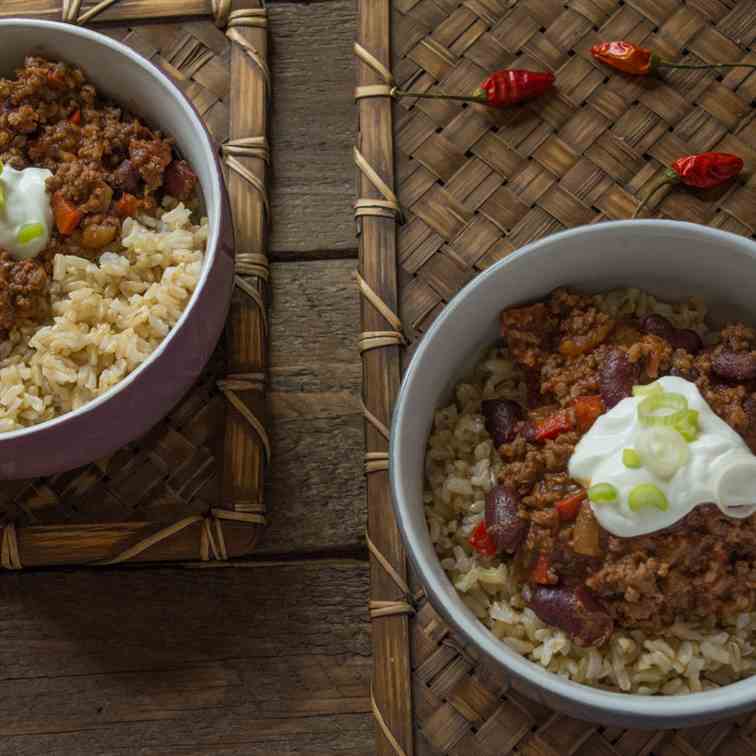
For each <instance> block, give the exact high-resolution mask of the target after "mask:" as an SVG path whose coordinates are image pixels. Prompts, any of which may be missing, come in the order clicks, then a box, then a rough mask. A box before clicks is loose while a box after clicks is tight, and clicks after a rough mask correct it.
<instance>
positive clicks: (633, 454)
mask: <svg viewBox="0 0 756 756" xmlns="http://www.w3.org/2000/svg"><path fill="white" fill-rule="evenodd" d="M622 464H623V465H624V466H625V467H630V468H632V469H633V470H635V469H637V468H639V467H640V466H641V464H642V463H641V458H640V454H638V452H637V451H635V449H623V450H622Z"/></svg>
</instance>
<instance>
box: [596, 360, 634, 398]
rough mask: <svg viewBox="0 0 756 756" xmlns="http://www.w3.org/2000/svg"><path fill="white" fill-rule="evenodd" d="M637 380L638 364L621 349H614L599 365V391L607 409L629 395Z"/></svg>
mask: <svg viewBox="0 0 756 756" xmlns="http://www.w3.org/2000/svg"><path fill="white" fill-rule="evenodd" d="M637 382H638V366H637V365H635V364H632V363H631V362H630V360H629V359H628V358H627V354H625V352H623V351H622V350H621V349H614V350H612V351H611V352H609V354H608V355H607V356H606V359H604V361H603V362H602V363H601V366H600V367H599V393H600V394H601V398H602V399H603V400H604V405H605V406H606V408H607V409H610V408H611V407H614V405H615V404H617V403H618V402H620V401H621V400H622V399H624V398H625V397H628V396H630V394H631V393H632V391H633V386H634V385H635V384H636V383H637Z"/></svg>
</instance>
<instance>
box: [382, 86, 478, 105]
mask: <svg viewBox="0 0 756 756" xmlns="http://www.w3.org/2000/svg"><path fill="white" fill-rule="evenodd" d="M391 96H392V97H395V98H399V97H418V98H420V99H425V100H461V101H462V102H477V103H478V104H479V105H488V104H489V103H488V102H487V101H486V98H485V96H483V97H475V96H474V95H450V94H443V93H441V92H439V93H434V92H410V91H408V90H406V89H397V88H396V87H394V88H393V89H392V90H391Z"/></svg>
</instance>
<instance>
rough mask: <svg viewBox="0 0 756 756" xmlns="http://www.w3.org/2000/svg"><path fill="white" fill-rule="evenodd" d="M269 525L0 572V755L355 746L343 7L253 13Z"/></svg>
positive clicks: (356, 483)
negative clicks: (170, 549)
mask: <svg viewBox="0 0 756 756" xmlns="http://www.w3.org/2000/svg"><path fill="white" fill-rule="evenodd" d="M269 18H270V26H271V44H272V61H273V71H274V79H275V82H274V92H275V98H274V105H273V119H272V128H271V141H272V145H273V167H274V183H273V193H272V201H273V223H274V225H273V232H272V249H271V253H272V256H273V259H274V261H275V262H274V264H273V306H272V313H271V315H272V338H271V341H272V348H271V365H272V368H271V383H272V391H271V393H270V409H271V414H272V417H273V420H272V441H273V450H274V461H273V465H272V471H271V474H270V485H269V490H268V491H267V496H268V501H269V503H270V507H271V511H272V516H271V518H270V519H271V524H270V527H269V530H268V532H267V534H266V537H265V540H264V542H263V544H262V547H261V550H260V556H259V557H258V558H257V559H255V560H250V561H247V562H244V563H237V564H235V565H234V566H231V567H224V568H202V567H196V568H193V569H185V568H183V569H182V568H167V567H163V568H153V567H147V568H123V569H112V570H86V569H71V570H59V569H58V570H48V571H39V572H24V573H22V574H11V573H6V574H4V575H2V577H1V578H0V607H1V609H0V689H1V690H2V693H0V698H1V700H2V705H0V754H14V756H15V755H19V756H26V755H29V754H45V756H47V755H48V754H56V755H57V754H114V753H119V754H150V756H152V755H153V754H183V755H186V754H210V753H212V754H264V755H265V756H279V755H280V754H308V755H315V754H324V755H325V754H342V753H343V754H350V756H361V755H362V754H369V753H373V751H374V747H373V723H372V720H371V716H370V714H369V698H368V680H369V672H370V667H371V660H370V637H369V626H368V622H367V610H366V604H367V591H368V569H367V562H366V552H365V549H364V547H363V540H362V532H363V528H364V521H365V516H366V510H365V489H364V482H363V478H362V466H361V458H362V451H363V438H362V422H361V417H360V414H359V404H358V401H359V399H358V397H359V387H360V376H361V369H360V362H359V358H358V355H357V350H356V336H357V328H358V322H359V311H358V300H357V295H356V293H355V288H354V285H353V282H352V279H351V276H352V272H353V271H354V270H355V268H356V257H357V250H356V243H355V239H354V227H353V223H352V216H351V207H350V205H351V200H352V196H353V176H354V174H353V168H352V164H351V146H352V144H353V139H354V124H355V117H354V110H353V103H352V98H351V93H352V88H353V85H354V76H353V69H352V55H351V46H352V41H353V39H354V33H355V24H356V8H355V3H354V2H353V0H326V1H324V2H319V3H312V4H309V3H305V2H301V3H297V2H294V3H289V2H272V3H270V5H269Z"/></svg>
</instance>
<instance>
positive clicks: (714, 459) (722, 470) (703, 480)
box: [569, 377, 756, 537]
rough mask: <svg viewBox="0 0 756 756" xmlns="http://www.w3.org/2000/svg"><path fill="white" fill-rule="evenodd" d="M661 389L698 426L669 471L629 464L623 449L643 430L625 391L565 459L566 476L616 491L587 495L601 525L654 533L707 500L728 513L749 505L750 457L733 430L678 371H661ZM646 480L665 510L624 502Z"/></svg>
mask: <svg viewBox="0 0 756 756" xmlns="http://www.w3.org/2000/svg"><path fill="white" fill-rule="evenodd" d="M657 383H659V384H660V385H661V387H662V389H663V390H664V391H665V392H670V393H675V394H682V395H683V396H684V397H685V398H686V399H687V402H688V408H689V409H691V410H696V411H697V412H698V413H699V415H698V427H699V432H698V436H697V438H695V439H694V440H693V441H690V443H688V444H687V446H688V452H689V454H688V455H687V461H685V462H684V464H682V465H681V466H680V467H679V468H678V469H677V471H676V472H674V474H673V475H672V476H671V477H668V478H662V477H660V476H659V475H657V474H656V473H654V472H653V471H652V470H650V469H649V468H648V466H646V465H642V466H640V467H637V468H633V467H628V466H627V465H626V464H625V463H624V462H623V458H622V457H623V454H622V453H623V451H624V450H625V449H633V450H635V449H637V448H638V446H639V445H642V444H643V434H644V432H647V430H648V429H647V428H644V427H643V426H642V425H641V423H640V421H639V418H638V405H639V404H640V402H641V401H642V399H643V397H635V396H632V397H628V398H627V399H623V400H622V401H621V402H619V403H618V404H616V405H615V406H614V407H613V408H612V409H610V410H609V411H608V412H606V413H605V414H603V415H601V416H600V417H599V418H598V419H597V420H596V422H595V423H594V424H593V426H592V427H591V429H590V430H589V431H588V432H587V433H586V434H585V435H584V436H583V437H582V438H581V439H580V442H579V443H578V445H577V446H576V447H575V451H574V453H573V454H572V457H571V458H570V462H569V473H570V477H572V478H574V479H575V480H577V481H579V482H580V483H582V484H583V485H585V486H586V487H590V486H591V485H594V484H598V483H608V484H609V485H611V486H614V488H615V489H616V490H617V494H618V495H617V498H616V499H615V500H614V501H611V502H607V501H603V502H591V508H592V509H593V513H594V514H595V516H596V519H597V520H598V521H599V523H600V524H601V526H602V527H603V528H604V529H605V530H608V531H609V532H610V533H613V534H614V535H617V536H620V537H631V536H637V535H643V534H645V533H653V532H655V531H657V530H661V529H662V528H666V527H669V526H670V525H672V524H673V523H675V522H677V521H678V520H680V519H682V518H683V517H685V515H687V514H688V513H689V512H690V511H691V510H692V509H693V508H694V507H696V506H698V505H699V504H705V503H714V504H716V505H717V506H718V507H719V508H720V509H721V510H722V512H724V514H726V515H728V516H729V517H748V516H749V515H751V514H753V512H754V511H756V456H754V455H753V454H752V453H751V451H750V449H749V448H748V446H747V445H746V444H745V442H744V441H743V439H742V438H741V437H740V435H739V434H738V433H737V432H736V431H735V430H733V429H732V428H731V427H730V426H729V425H728V424H727V423H726V422H725V421H724V420H722V419H721V418H720V417H719V416H718V415H716V414H715V413H714V412H713V411H712V409H711V407H709V405H708V404H707V403H706V400H705V399H704V398H703V397H702V396H701V393H700V392H699V390H698V388H697V386H696V385H695V384H694V383H691V382H690V381H686V380H684V379H683V378H676V377H665V378H660V379H659V380H658V381H657ZM649 483H650V484H652V485H654V486H656V487H657V488H658V489H659V490H660V491H662V492H663V493H664V495H665V496H666V498H667V502H668V508H667V509H666V511H663V510H661V509H658V508H656V507H651V506H648V507H642V508H640V509H639V510H638V511H633V510H632V509H631V508H630V506H629V498H630V492H631V490H632V489H633V488H635V487H636V486H638V485H641V484H649Z"/></svg>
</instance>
